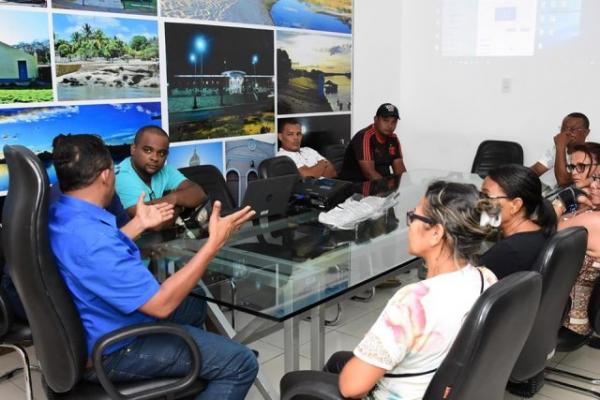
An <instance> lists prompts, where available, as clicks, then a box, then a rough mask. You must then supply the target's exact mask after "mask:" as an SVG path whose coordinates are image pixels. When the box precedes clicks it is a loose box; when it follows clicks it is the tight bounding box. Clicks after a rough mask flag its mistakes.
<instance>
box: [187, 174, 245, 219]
mask: <svg viewBox="0 0 600 400" xmlns="http://www.w3.org/2000/svg"><path fill="white" fill-rule="evenodd" d="M179 171H181V173H182V174H183V175H184V176H185V177H186V178H187V179H189V180H190V181H192V182H195V183H197V184H198V185H200V186H202V189H204V191H205V192H206V194H207V195H208V197H209V198H210V199H211V200H213V201H214V200H219V201H220V202H221V204H222V205H223V209H224V210H227V209H231V208H234V207H235V201H234V200H233V196H232V195H231V193H230V192H229V188H228V187H227V183H226V182H225V178H223V174H221V171H219V169H218V168H217V167H215V166H214V165H198V166H194V167H185V168H181V169H180V170H179Z"/></svg>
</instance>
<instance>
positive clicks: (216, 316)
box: [201, 283, 299, 400]
mask: <svg viewBox="0 0 600 400" xmlns="http://www.w3.org/2000/svg"><path fill="white" fill-rule="evenodd" d="M201 286H202V289H204V293H206V296H207V297H212V295H211V293H210V291H209V290H208V288H207V287H206V285H204V283H201ZM206 304H207V305H208V314H209V317H210V318H211V319H212V320H213V322H214V324H215V325H216V327H217V328H218V329H219V331H221V333H222V334H223V335H225V336H227V337H228V338H230V339H234V338H235V337H236V334H237V332H236V331H235V329H233V327H232V326H231V323H230V322H229V320H228V319H227V317H226V316H225V314H223V311H221V308H220V307H219V305H218V304H216V303H213V302H212V301H207V302H206ZM257 325H260V324H257ZM296 337H298V330H297V327H296ZM298 354H299V349H298V350H297V351H296V361H297V360H298ZM254 384H255V385H256V388H257V389H258V391H259V392H260V393H261V394H262V396H263V398H264V399H265V400H276V399H279V392H278V391H277V390H276V389H274V388H273V386H271V383H270V382H269V381H268V379H267V378H266V377H265V376H264V374H263V373H262V371H260V370H259V371H258V375H257V376H256V380H255V381H254Z"/></svg>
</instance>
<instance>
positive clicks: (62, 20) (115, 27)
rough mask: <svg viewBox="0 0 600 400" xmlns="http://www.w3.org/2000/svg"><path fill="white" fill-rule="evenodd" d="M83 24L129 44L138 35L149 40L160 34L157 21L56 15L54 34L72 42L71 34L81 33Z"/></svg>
mask: <svg viewBox="0 0 600 400" xmlns="http://www.w3.org/2000/svg"><path fill="white" fill-rule="evenodd" d="M83 24H89V25H90V26H91V27H92V29H94V30H96V29H101V30H102V32H104V33H105V34H106V36H108V37H113V36H116V37H118V38H119V39H121V40H123V41H124V42H129V41H130V40H131V38H132V37H133V36H136V35H142V36H145V37H147V38H151V37H156V36H157V32H158V25H157V22H156V21H148V20H140V19H126V18H114V17H91V16H85V15H72V14H54V20H53V25H54V33H56V37H57V38H58V39H64V40H70V39H71V34H73V32H76V31H81V27H82V26H83Z"/></svg>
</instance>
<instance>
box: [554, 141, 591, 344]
mask: <svg viewBox="0 0 600 400" xmlns="http://www.w3.org/2000/svg"><path fill="white" fill-rule="evenodd" d="M585 146H586V147H585V148H584V149H582V150H580V152H585V153H586V155H587V157H588V158H589V159H590V160H592V162H593V163H594V165H593V166H592V167H591V169H590V171H589V172H588V173H587V176H588V178H586V179H587V180H588V182H589V184H588V186H587V187H586V188H585V189H584V190H585V191H586V194H587V196H586V202H585V204H583V205H581V204H580V206H579V207H578V208H577V210H575V211H573V212H567V213H565V212H564V211H565V208H566V207H565V206H564V205H562V206H558V207H557V206H556V205H555V210H556V211H557V214H558V215H559V216H560V218H559V222H558V229H559V230H560V229H565V228H568V227H571V226H583V227H584V228H586V229H587V231H588V241H587V249H586V254H585V257H584V259H583V265H582V266H581V269H580V270H579V275H578V277H577V280H576V281H575V284H574V285H573V288H572V289H571V309H570V310H569V315H568V316H567V318H566V319H565V321H564V322H563V326H564V327H566V328H567V329H570V330H571V331H573V332H575V333H577V334H579V335H588V334H589V333H590V332H591V331H592V328H591V326H590V322H589V318H588V305H589V302H590V296H591V294H592V290H593V288H594V285H595V283H596V280H597V279H599V278H600V212H599V211H600V166H599V165H598V162H597V160H600V145H598V144H597V143H586V144H585ZM573 155H575V153H573ZM579 200H581V198H580V199H579ZM556 203H559V202H558V201H555V202H553V204H556ZM559 205H560V204H559Z"/></svg>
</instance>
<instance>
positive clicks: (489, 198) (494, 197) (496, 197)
mask: <svg viewBox="0 0 600 400" xmlns="http://www.w3.org/2000/svg"><path fill="white" fill-rule="evenodd" d="M483 197H485V198H486V199H488V200H500V199H510V197H508V196H490V195H489V194H487V193H483Z"/></svg>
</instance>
